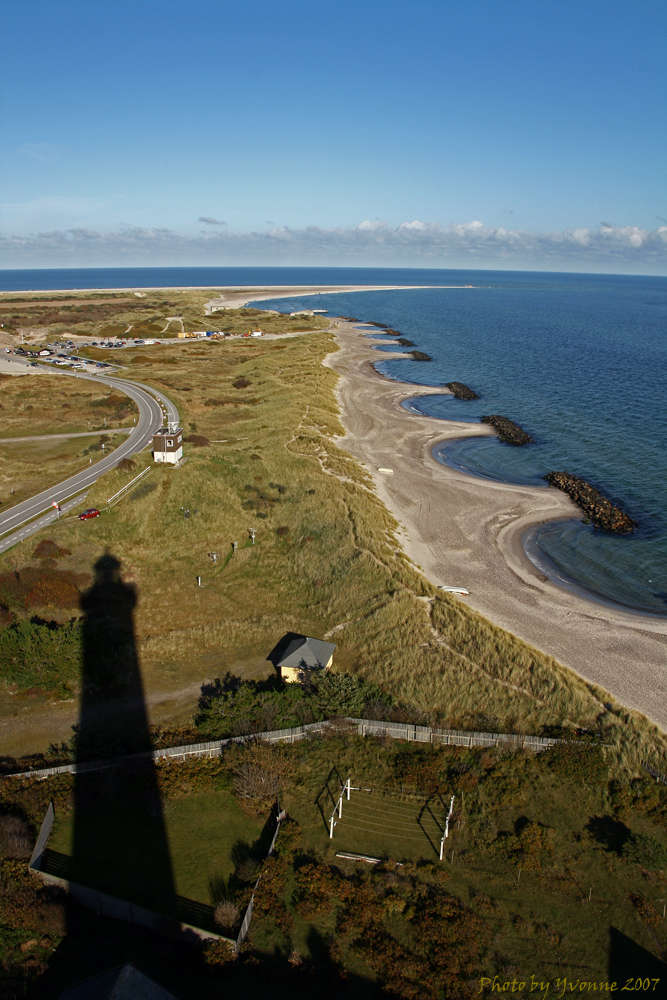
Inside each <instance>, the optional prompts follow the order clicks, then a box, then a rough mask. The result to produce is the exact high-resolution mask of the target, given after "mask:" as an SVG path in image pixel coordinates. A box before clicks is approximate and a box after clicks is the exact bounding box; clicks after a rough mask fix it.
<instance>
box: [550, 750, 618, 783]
mask: <svg viewBox="0 0 667 1000" xmlns="http://www.w3.org/2000/svg"><path fill="white" fill-rule="evenodd" d="M540 763H543V764H546V766H547V767H549V768H550V769H551V770H552V771H553V772H554V774H556V775H558V777H559V778H565V779H566V780H569V781H582V782H587V783H588V784H591V785H599V784H605V783H606V782H607V780H608V778H609V768H608V767H607V764H606V763H605V759H604V754H603V750H602V747H600V746H597V745H595V744H590V743H583V742H582V743H559V744H557V745H556V746H554V747H549V749H548V750H544V751H543V752H542V753H541V754H540Z"/></svg>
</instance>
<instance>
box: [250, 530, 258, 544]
mask: <svg viewBox="0 0 667 1000" xmlns="http://www.w3.org/2000/svg"><path fill="white" fill-rule="evenodd" d="M256 534H257V529H256V528H251V529H250V537H251V538H252V544H253V545H254V544H255V535H256Z"/></svg>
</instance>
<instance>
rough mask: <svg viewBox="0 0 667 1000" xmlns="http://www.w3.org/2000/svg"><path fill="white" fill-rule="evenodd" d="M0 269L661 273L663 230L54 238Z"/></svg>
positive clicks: (16, 243) (665, 253) (27, 242)
mask: <svg viewBox="0 0 667 1000" xmlns="http://www.w3.org/2000/svg"><path fill="white" fill-rule="evenodd" d="M0 262H1V263H2V266H4V267H49V266H51V267H56V266H57V267H67V266H69V267H81V266H95V265H97V266H115V265H121V264H124V265H126V266H141V265H149V264H181V265H187V264H192V265H197V264H219V265H225V264H256V265H260V264H284V265H345V264H356V265H358V266H383V265H386V266H404V267H505V268H511V267H516V268H526V267H527V268H531V267H535V268H536V269H544V270H550V269H551V270H597V271H611V272H614V271H624V270H630V271H634V272H635V273H667V226H660V227H658V228H657V229H655V230H653V231H649V230H646V229H640V228H639V227H637V226H626V227H613V226H610V225H604V226H602V227H601V228H599V229H587V228H583V227H580V228H575V229H569V230H564V231H560V232H552V233H530V232H524V231H521V230H512V229H506V228H504V227H491V226H485V225H484V224H483V223H482V222H479V221H478V220H474V221H472V222H467V223H460V224H452V225H450V226H442V225H439V224H438V223H434V222H421V221H419V220H413V221H412V222H404V223H403V224H402V225H400V226H398V227H393V226H389V225H387V223H384V222H380V221H378V220H367V221H365V222H361V223H360V224H359V225H358V226H352V227H347V228H345V227H338V228H333V229H323V228H320V227H318V226H308V227H306V228H304V229H289V228H288V227H285V226H282V227H278V228H273V229H270V230H268V231H262V232H249V233H232V232H228V231H220V230H215V231H203V232H200V233H198V234H196V235H190V236H185V235H182V234H179V233H177V232H174V231H173V230H170V229H165V228H156V229H142V228H127V229H122V230H120V231H117V232H97V231H96V230H91V229H84V228H78V229H58V230H53V231H50V232H41V233H37V234H34V235H31V236H4V237H3V236H0Z"/></svg>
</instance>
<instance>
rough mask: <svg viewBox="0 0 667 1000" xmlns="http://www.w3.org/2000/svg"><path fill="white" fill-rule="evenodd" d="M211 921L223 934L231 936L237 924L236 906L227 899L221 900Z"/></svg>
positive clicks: (237, 912) (237, 909) (237, 910)
mask: <svg viewBox="0 0 667 1000" xmlns="http://www.w3.org/2000/svg"><path fill="white" fill-rule="evenodd" d="M213 920H214V921H215V926H216V927H218V928H219V929H220V930H221V931H222V932H223V934H231V933H232V932H233V931H234V930H235V929H236V926H237V924H238V922H239V908H238V906H236V905H235V904H234V903H232V902H230V900H228V899H223V900H222V901H221V902H219V903H218V905H217V906H216V908H215V913H214V915H213Z"/></svg>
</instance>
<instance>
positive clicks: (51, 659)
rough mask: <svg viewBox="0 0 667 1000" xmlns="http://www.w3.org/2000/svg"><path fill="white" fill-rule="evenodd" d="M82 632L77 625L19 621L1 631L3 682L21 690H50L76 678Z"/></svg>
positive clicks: (0, 658) (74, 623) (0, 650)
mask: <svg viewBox="0 0 667 1000" xmlns="http://www.w3.org/2000/svg"><path fill="white" fill-rule="evenodd" d="M80 661H81V629H80V626H79V625H78V623H76V622H69V623H67V624H66V625H51V624H49V623H46V622H26V621H23V622H19V623H17V624H15V625H10V626H9V628H4V629H2V630H1V631H0V663H2V676H3V680H4V681H5V682H6V683H8V684H18V686H19V687H21V688H27V687H40V688H43V689H45V690H51V689H53V688H55V687H58V686H59V685H65V686H67V685H71V684H72V683H74V682H76V680H77V679H78V677H79V671H80Z"/></svg>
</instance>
